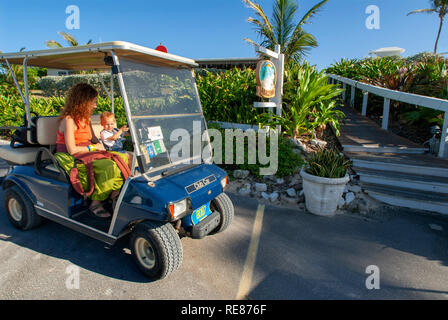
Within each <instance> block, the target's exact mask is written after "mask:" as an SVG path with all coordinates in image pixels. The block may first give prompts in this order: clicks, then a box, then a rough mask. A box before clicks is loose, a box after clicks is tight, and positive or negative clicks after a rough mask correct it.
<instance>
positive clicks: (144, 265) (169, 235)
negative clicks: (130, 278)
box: [130, 221, 182, 280]
mask: <svg viewBox="0 0 448 320" xmlns="http://www.w3.org/2000/svg"><path fill="white" fill-rule="evenodd" d="M130 248H131V251H132V256H133V258H134V261H135V262H136V264H137V266H138V268H139V269H140V270H141V271H142V272H143V273H144V274H145V275H146V276H147V277H148V278H150V279H152V280H159V279H163V278H165V277H166V276H168V275H169V274H170V273H172V272H174V271H176V270H177V269H178V268H179V267H180V265H181V263H182V243H181V242H180V239H179V236H178V234H177V232H176V231H175V230H174V228H173V226H172V225H171V224H169V223H165V224H163V223H159V222H154V221H145V222H142V223H140V224H138V225H137V226H136V227H135V229H134V231H133V233H132V235H131V238H130Z"/></svg>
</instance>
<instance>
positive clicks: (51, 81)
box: [37, 73, 120, 97]
mask: <svg viewBox="0 0 448 320" xmlns="http://www.w3.org/2000/svg"><path fill="white" fill-rule="evenodd" d="M99 77H101V78H102V79H103V82H104V84H105V86H106V88H107V90H110V74H108V73H100V74H74V75H68V76H46V77H42V78H41V79H39V81H37V86H38V87H39V88H40V89H41V90H42V91H43V93H44V95H46V96H59V97H61V96H65V95H66V94H67V92H68V90H70V88H71V87H73V86H74V85H76V84H78V83H88V84H90V85H91V86H93V87H94V88H95V89H96V90H97V91H98V94H99V95H100V96H103V97H105V96H107V94H106V91H105V90H104V88H103V85H102V84H101V81H100V79H99ZM119 95H120V88H119V86H118V82H117V80H116V79H115V81H114V96H115V97H117V96H119Z"/></svg>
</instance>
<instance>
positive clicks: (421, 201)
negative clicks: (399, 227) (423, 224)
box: [361, 183, 448, 214]
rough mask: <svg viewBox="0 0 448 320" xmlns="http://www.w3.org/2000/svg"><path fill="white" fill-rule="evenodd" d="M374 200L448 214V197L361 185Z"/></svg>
mask: <svg viewBox="0 0 448 320" xmlns="http://www.w3.org/2000/svg"><path fill="white" fill-rule="evenodd" d="M361 186H362V187H363V188H364V190H365V191H366V192H367V193H368V194H369V196H371V197H372V198H374V199H376V200H378V201H381V202H384V203H387V204H390V205H394V206H399V207H405V208H411V209H418V210H425V211H432V212H438V213H441V214H448V195H446V194H441V193H436V192H425V191H415V190H411V189H407V188H400V187H392V186H383V185H378V184H370V183H361Z"/></svg>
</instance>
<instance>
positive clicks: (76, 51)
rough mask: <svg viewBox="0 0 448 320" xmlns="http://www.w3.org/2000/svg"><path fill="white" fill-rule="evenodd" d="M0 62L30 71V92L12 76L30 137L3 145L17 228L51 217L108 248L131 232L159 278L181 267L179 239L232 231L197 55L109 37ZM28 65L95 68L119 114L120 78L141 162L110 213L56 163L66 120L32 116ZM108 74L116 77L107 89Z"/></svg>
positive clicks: (7, 202) (143, 261)
mask: <svg viewBox="0 0 448 320" xmlns="http://www.w3.org/2000/svg"><path fill="white" fill-rule="evenodd" d="M0 62H2V63H4V64H5V65H6V66H7V67H8V68H9V70H10V71H11V72H12V74H13V76H14V73H13V68H12V67H11V66H12V65H22V66H23V67H24V68H23V71H24V93H23V94H22V91H21V88H20V86H19V83H18V81H16V78H15V77H14V80H15V82H16V85H17V86H18V87H19V91H20V92H21V95H22V99H23V102H24V105H25V107H26V113H25V124H24V126H23V127H21V128H18V129H17V131H16V133H17V132H19V133H22V137H24V139H26V141H22V144H20V143H19V144H15V143H13V144H14V145H13V144H11V145H4V146H0V158H2V159H4V160H5V161H7V162H8V163H9V164H10V169H9V171H8V173H7V175H6V177H5V178H4V180H3V184H2V186H3V190H4V193H3V194H4V206H5V211H6V214H7V216H8V219H9V221H10V222H11V223H12V224H13V225H14V226H15V227H17V228H18V229H21V230H29V229H32V228H35V227H37V226H39V225H40V224H41V223H42V222H43V220H45V219H48V220H51V221H54V222H57V223H60V224H62V225H64V226H66V227H69V228H71V229H73V230H75V231H78V232H81V233H83V234H86V235H88V236H90V237H92V238H95V239H98V240H100V241H103V242H105V243H107V244H110V245H113V244H114V243H116V241H117V240H118V239H120V238H122V237H124V236H127V235H129V238H130V250H131V252H132V256H133V258H134V260H135V262H136V264H137V266H138V267H139V269H140V270H141V271H142V272H143V273H144V274H145V275H146V276H148V277H149V278H150V279H154V280H156V279H162V278H164V277H166V276H167V275H169V274H170V273H172V272H174V271H175V270H176V269H178V268H179V266H180V265H181V263H182V244H181V241H180V238H181V237H192V238H195V239H201V238H204V237H205V236H207V235H212V234H216V233H219V232H222V231H224V230H225V229H227V228H228V226H229V225H230V223H231V221H232V219H233V215H234V207H233V204H232V202H231V200H230V198H229V197H228V196H227V195H226V194H225V193H224V191H225V189H226V186H227V184H228V176H227V174H226V172H225V171H223V170H222V169H220V168H219V167H217V166H216V165H214V164H212V161H211V159H212V156H211V153H212V149H211V145H210V138H209V136H208V132H207V125H206V121H205V119H204V116H203V113H202V109H201V104H200V100H199V96H198V91H197V88H196V82H195V75H194V72H193V68H194V67H196V66H197V65H196V63H195V62H194V61H193V60H190V59H186V58H182V57H179V56H176V55H172V54H168V53H164V52H160V51H156V50H153V49H149V48H146V47H142V46H138V45H135V44H132V43H128V42H109V43H101V44H92V45H85V46H79V47H72V48H58V49H51V50H41V51H28V52H25V51H24V52H18V53H8V54H6V53H5V54H3V53H0ZM28 66H34V67H45V68H49V69H59V70H68V71H81V70H95V71H96V72H97V73H98V74H99V80H100V82H101V83H102V85H103V88H104V90H105V92H106V93H107V95H108V96H109V98H110V101H111V111H112V112H115V106H114V87H115V85H116V84H118V87H119V91H120V94H121V98H122V102H123V107H124V110H125V112H126V118H127V123H128V126H129V131H130V136H131V140H132V147H133V148H132V149H133V157H132V159H133V161H132V166H131V176H130V177H129V178H128V179H127V180H126V181H124V183H123V186H122V188H121V191H120V195H119V197H118V198H117V200H116V201H114V202H113V203H110V204H109V207H108V208H109V210H111V212H112V213H113V214H112V218H111V219H95V218H94V217H92V216H91V215H89V214H87V212H88V206H89V200H88V199H86V198H85V197H83V196H82V195H80V194H78V193H76V192H75V191H74V189H73V187H72V185H71V183H70V180H69V177H68V175H67V174H66V172H65V171H64V170H63V169H62V168H61V167H60V166H59V164H58V161H57V160H56V159H55V157H54V153H55V144H56V131H57V128H58V117H57V116H51V117H50V116H38V115H35V114H34V115H33V114H32V112H31V110H30V97H29V90H28V75H27V67H28ZM104 73H106V75H107V76H110V85H108V86H109V88H107V87H108V86H106V83H105V81H104V80H103V75H104ZM115 92H116V91H115ZM116 101H117V100H116ZM91 123H92V127H93V129H94V132H95V135H96V136H97V137H99V132H100V131H101V129H102V127H101V125H100V123H99V116H98V115H94V116H92V119H91ZM61 236H63V235H61Z"/></svg>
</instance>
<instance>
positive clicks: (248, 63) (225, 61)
mask: <svg viewBox="0 0 448 320" xmlns="http://www.w3.org/2000/svg"><path fill="white" fill-rule="evenodd" d="M258 61H259V58H207V59H196V63H197V64H198V65H199V67H200V68H213V69H230V68H233V67H252V68H255V67H256V65H257V62H258Z"/></svg>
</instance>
